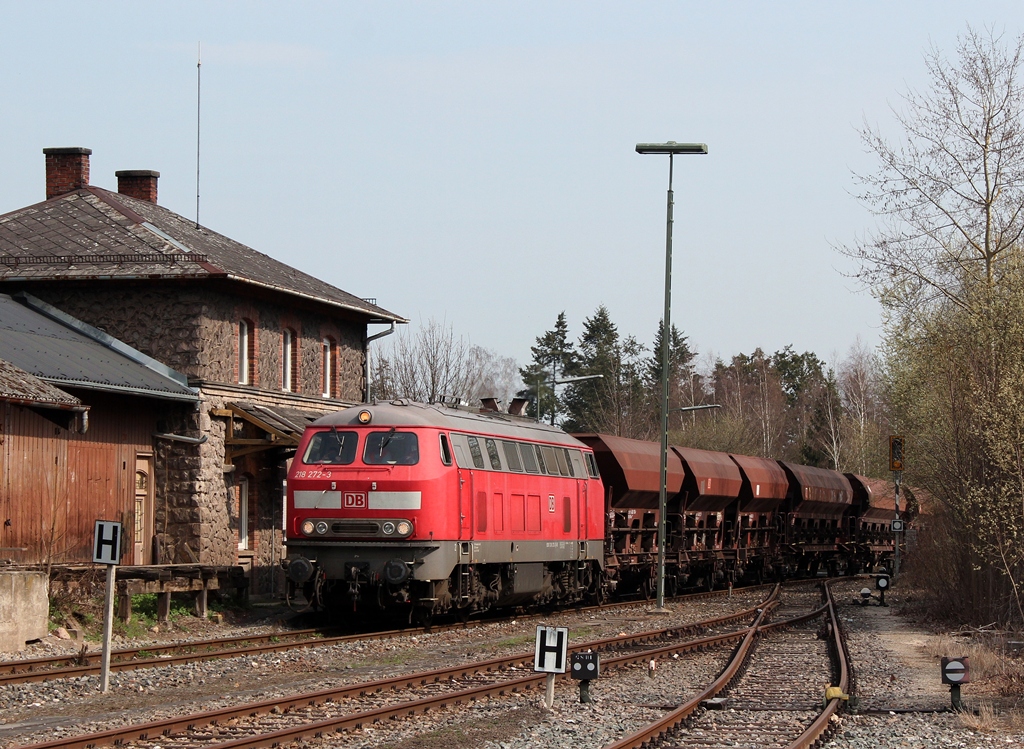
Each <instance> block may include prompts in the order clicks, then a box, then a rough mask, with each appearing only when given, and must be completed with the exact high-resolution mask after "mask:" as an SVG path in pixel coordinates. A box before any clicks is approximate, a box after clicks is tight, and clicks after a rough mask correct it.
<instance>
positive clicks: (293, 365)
mask: <svg viewBox="0 0 1024 749" xmlns="http://www.w3.org/2000/svg"><path fill="white" fill-rule="evenodd" d="M298 369H299V346H298V336H296V334H295V331H294V330H292V329H291V328H285V329H284V331H283V332H282V333H281V389H282V390H284V391H285V392H287V393H294V392H295V391H296V390H297V388H296V386H295V383H296V373H297V372H298Z"/></svg>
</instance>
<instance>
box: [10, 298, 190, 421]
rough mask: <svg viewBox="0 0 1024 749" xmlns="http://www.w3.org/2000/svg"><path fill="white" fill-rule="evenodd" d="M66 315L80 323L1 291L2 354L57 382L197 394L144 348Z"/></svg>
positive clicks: (182, 396)
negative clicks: (93, 333) (49, 313)
mask: <svg viewBox="0 0 1024 749" xmlns="http://www.w3.org/2000/svg"><path fill="white" fill-rule="evenodd" d="M64 318H65V320H66V321H67V322H68V323H77V326H75V325H73V324H71V325H69V324H65V323H64V322H61V321H60V320H57V319H54V318H53V317H50V316H47V315H45V314H42V313H41V312H38V311H36V310H34V309H30V308H29V307H27V306H26V305H25V304H22V303H21V302H18V301H15V300H14V299H12V298H11V297H9V296H7V295H6V294H0V359H4V360H6V361H8V362H10V363H11V364H13V365H14V366H16V367H18V368H20V369H22V370H24V371H26V372H28V373H30V374H32V375H35V376H36V377H38V378H39V379H41V380H45V381H46V382H49V383H51V384H54V385H58V386H59V387H77V388H84V389H89V390H103V391H107V392H121V393H130V394H134V395H144V396H148V397H153V398H162V399H169V400H185V401H197V400H199V396H198V394H197V392H196V391H195V390H193V389H192V388H190V387H188V385H186V384H184V383H185V378H184V376H183V375H181V374H179V373H177V372H173V370H168V369H167V368H166V367H163V365H158V366H151V365H150V364H149V363H148V362H151V361H152V360H150V359H149V357H146V356H145V355H144V354H142V353H141V352H138V351H135V350H134V349H132V348H131V347H129V346H127V345H126V344H124V343H122V342H121V341H114V339H111V338H110V337H109V336H106V335H105V334H100V335H99V336H90V335H88V333H87V331H89V330H90V328H89V326H87V325H85V324H83V323H81V322H80V321H77V320H74V319H73V318H69V317H68V316H66V315H65V316H64ZM96 332H97V333H100V331H96ZM101 338H102V339H105V340H100V339H101ZM113 344H116V346H114V345H113ZM133 354H134V355H133ZM154 364H156V363H155V362H154Z"/></svg>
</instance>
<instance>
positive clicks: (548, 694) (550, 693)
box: [544, 673, 555, 710]
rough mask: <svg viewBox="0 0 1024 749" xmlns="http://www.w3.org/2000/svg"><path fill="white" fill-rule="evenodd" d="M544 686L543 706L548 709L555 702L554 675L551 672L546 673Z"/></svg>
mask: <svg viewBox="0 0 1024 749" xmlns="http://www.w3.org/2000/svg"><path fill="white" fill-rule="evenodd" d="M544 687H545V688H544V707H545V709H547V710H550V709H551V707H552V706H553V705H554V704H555V675H554V674H553V673H549V674H548V676H547V679H546V684H545V685H544Z"/></svg>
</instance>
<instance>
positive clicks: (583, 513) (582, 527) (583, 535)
mask: <svg viewBox="0 0 1024 749" xmlns="http://www.w3.org/2000/svg"><path fill="white" fill-rule="evenodd" d="M576 505H577V508H578V509H579V523H578V525H579V538H578V539H577V540H578V541H583V540H585V539H587V538H588V537H589V536H588V533H587V530H588V525H587V523H588V520H589V518H588V507H587V482H586V481H577V482H576Z"/></svg>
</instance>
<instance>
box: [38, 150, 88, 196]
mask: <svg viewBox="0 0 1024 749" xmlns="http://www.w3.org/2000/svg"><path fill="white" fill-rule="evenodd" d="M43 153H44V154H45V155H46V199H47V200H49V199H50V198H55V197H57V196H58V195H63V194H64V193H66V192H71V191H72V190H78V189H81V188H83V187H88V186H89V156H90V155H91V154H92V149H91V148H44V149H43Z"/></svg>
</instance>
